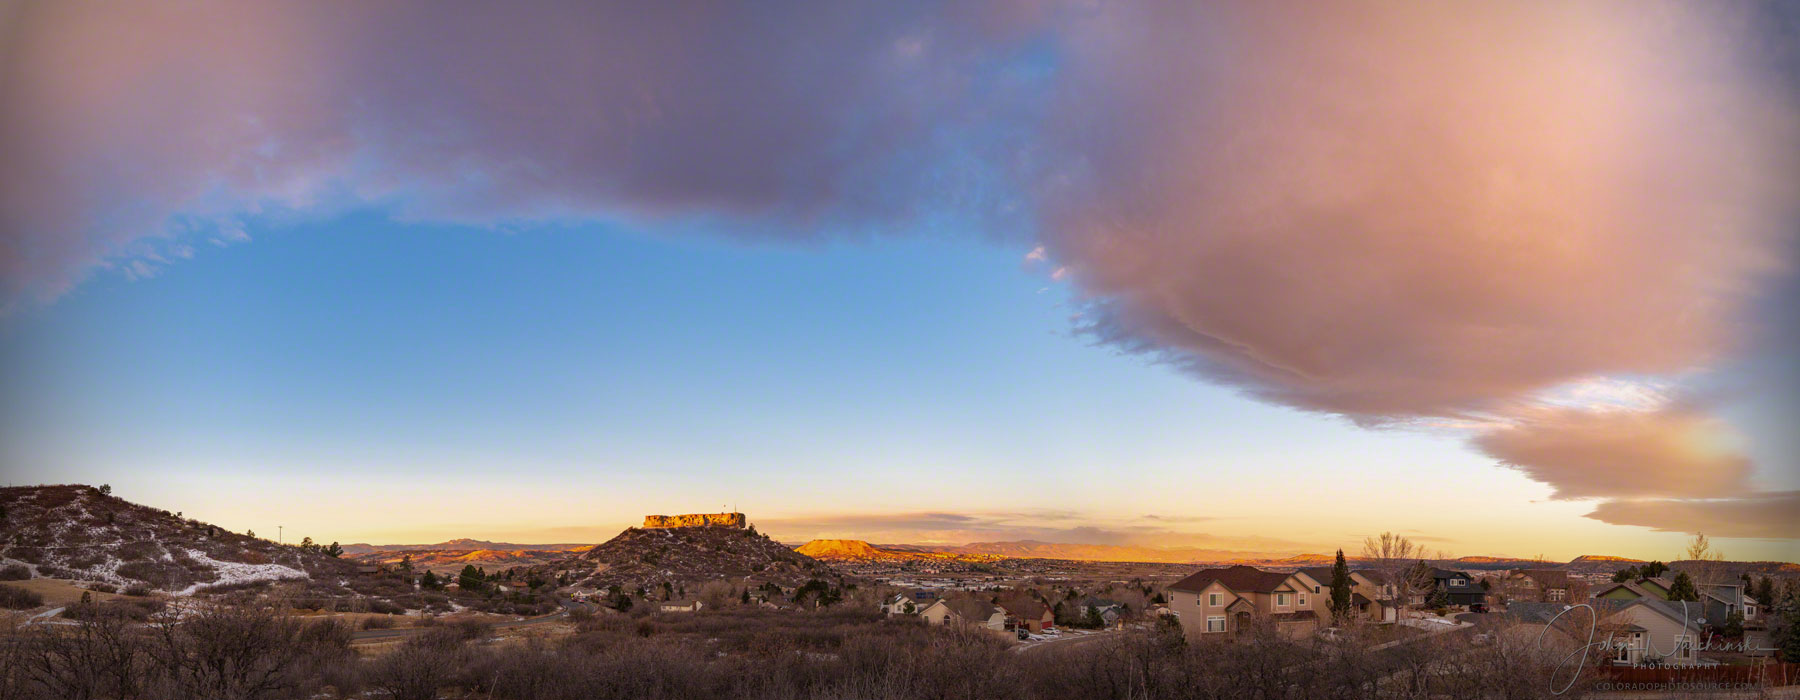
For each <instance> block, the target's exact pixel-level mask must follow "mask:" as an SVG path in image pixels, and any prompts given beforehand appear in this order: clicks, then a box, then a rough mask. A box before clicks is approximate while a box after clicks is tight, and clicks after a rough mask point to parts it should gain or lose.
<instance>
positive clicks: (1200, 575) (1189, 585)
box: [1169, 564, 1293, 593]
mask: <svg viewBox="0 0 1800 700" xmlns="http://www.w3.org/2000/svg"><path fill="white" fill-rule="evenodd" d="M1290 576H1293V574H1284V573H1279V572H1275V571H1263V570H1262V569H1258V568H1256V567H1254V566H1244V565H1243V564H1239V565H1237V566H1228V567H1225V568H1223V569H1201V570H1199V571H1196V572H1194V573H1193V574H1192V575H1189V576H1188V577H1187V578H1184V579H1182V580H1180V581H1176V582H1175V583H1173V584H1170V586H1169V590H1172V591H1187V592H1189V593H1199V592H1200V591H1204V590H1206V587H1207V586H1210V585H1212V584H1213V582H1215V581H1216V582H1218V583H1221V584H1224V586H1225V587H1226V588H1229V589H1231V590H1232V592H1235V593H1274V592H1275V590H1276V589H1278V588H1280V587H1281V585H1282V584H1283V583H1286V582H1287V580H1288V577H1290Z"/></svg>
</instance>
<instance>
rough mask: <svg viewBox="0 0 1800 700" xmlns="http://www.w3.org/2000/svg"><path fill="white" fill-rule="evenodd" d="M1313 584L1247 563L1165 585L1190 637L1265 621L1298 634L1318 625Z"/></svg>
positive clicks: (1283, 632) (1210, 571)
mask: <svg viewBox="0 0 1800 700" xmlns="http://www.w3.org/2000/svg"><path fill="white" fill-rule="evenodd" d="M1315 585H1317V581H1315V580H1313V579H1311V578H1310V577H1304V575H1302V574H1297V573H1296V574H1284V573H1279V572H1274V571H1263V570H1261V569H1257V568H1255V567H1251V566H1242V565H1240V566H1232V567H1227V568H1223V569H1204V570H1201V571H1197V572H1195V573H1194V574H1192V575H1190V576H1188V577H1187V578H1184V579H1182V580H1180V581H1177V582H1175V583H1174V584H1171V585H1170V586H1169V588H1168V595H1169V609H1170V610H1171V611H1173V612H1174V613H1175V614H1176V615H1178V616H1179V619H1180V621H1181V629H1182V631H1183V632H1185V633H1187V634H1188V636H1190V637H1198V636H1201V635H1209V634H1232V633H1236V632H1238V631H1239V630H1242V629H1247V628H1249V627H1250V626H1252V625H1253V624H1256V623H1258V622H1264V621H1266V622H1268V623H1270V624H1273V625H1274V626H1275V628H1276V630H1277V631H1279V632H1280V633H1282V634H1284V635H1287V636H1290V637H1296V638H1299V637H1305V636H1307V635H1310V634H1312V632H1313V631H1314V630H1316V629H1318V627H1319V619H1320V615H1319V613H1318V612H1317V606H1318V605H1319V602H1320V601H1319V594H1318V593H1316V592H1314V589H1315ZM1325 605H1326V606H1327V607H1329V605H1330V603H1329V602H1328V601H1327V602H1326V603H1325Z"/></svg>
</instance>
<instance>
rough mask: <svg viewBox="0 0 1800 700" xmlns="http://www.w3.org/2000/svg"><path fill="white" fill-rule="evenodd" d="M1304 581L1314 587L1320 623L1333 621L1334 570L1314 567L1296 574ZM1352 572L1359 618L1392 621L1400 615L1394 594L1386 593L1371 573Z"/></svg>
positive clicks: (1352, 603) (1353, 598) (1353, 597)
mask: <svg viewBox="0 0 1800 700" xmlns="http://www.w3.org/2000/svg"><path fill="white" fill-rule="evenodd" d="M1295 573H1297V574H1299V575H1300V576H1301V577H1302V578H1304V579H1305V582H1306V583H1308V584H1309V585H1311V586H1312V592H1313V594H1314V596H1315V597H1314V598H1313V611H1314V612H1315V613H1317V614H1318V616H1319V619H1320V620H1331V619H1332V618H1331V567H1329V566H1314V567H1308V568H1305V569H1301V570H1299V571H1297V572H1295ZM1349 573H1350V607H1351V609H1353V610H1355V611H1356V613H1357V616H1359V617H1361V618H1362V619H1365V620H1376V621H1386V622H1393V621H1394V619H1395V617H1396V616H1397V613H1396V611H1395V608H1394V599H1393V596H1392V594H1388V593H1384V592H1383V589H1382V587H1381V586H1379V585H1376V583H1375V580H1374V579H1372V578H1370V574H1371V573H1372V572H1367V571H1351V572H1349Z"/></svg>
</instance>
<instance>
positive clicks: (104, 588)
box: [87, 581, 119, 593]
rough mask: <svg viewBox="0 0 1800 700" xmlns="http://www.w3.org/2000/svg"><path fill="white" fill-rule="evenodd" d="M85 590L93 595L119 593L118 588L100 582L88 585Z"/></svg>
mask: <svg viewBox="0 0 1800 700" xmlns="http://www.w3.org/2000/svg"><path fill="white" fill-rule="evenodd" d="M87 589H88V590H90V591H93V592H95V593H117V592H119V587H118V586H115V585H112V584H110V583H105V582H102V581H95V582H93V583H90V584H88V585H87Z"/></svg>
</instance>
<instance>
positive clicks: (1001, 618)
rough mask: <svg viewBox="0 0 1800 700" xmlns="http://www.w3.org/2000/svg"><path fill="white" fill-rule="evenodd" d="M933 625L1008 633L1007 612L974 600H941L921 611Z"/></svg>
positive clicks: (920, 614)
mask: <svg viewBox="0 0 1800 700" xmlns="http://www.w3.org/2000/svg"><path fill="white" fill-rule="evenodd" d="M919 617H921V618H924V620H925V622H926V623H927V624H932V625H967V626H970V627H976V628H980V629H987V630H993V631H995V632H1005V631H1006V612H1005V611H1003V610H1001V609H1000V608H998V607H995V606H994V604H993V603H989V602H987V601H985V600H977V599H974V598H955V599H950V598H939V599H937V600H934V601H932V602H931V604H930V605H927V606H925V609H924V610H921V611H919Z"/></svg>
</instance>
